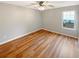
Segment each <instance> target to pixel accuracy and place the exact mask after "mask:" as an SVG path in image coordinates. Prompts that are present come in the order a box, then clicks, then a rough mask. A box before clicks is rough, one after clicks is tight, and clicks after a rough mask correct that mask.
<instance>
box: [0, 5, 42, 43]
mask: <svg viewBox="0 0 79 59" xmlns="http://www.w3.org/2000/svg"><path fill="white" fill-rule="evenodd" d="M41 22H42V19H41V13H40V11H37V10H32V9H27V8H24V7H19V6H14V5H9V4H3V3H0V43H2V42H5V41H8V40H10V39H12V38H15V37H17V36H20V35H24V34H28V33H30V32H33V31H36V30H38V29H40V28H41V25H42V24H41Z"/></svg>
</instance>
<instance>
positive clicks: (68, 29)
mask: <svg viewBox="0 0 79 59" xmlns="http://www.w3.org/2000/svg"><path fill="white" fill-rule="evenodd" d="M71 11H73V12H74V28H67V27H64V26H63V22H64V18H63V14H64V12H71ZM76 24H77V22H76V12H75V11H74V10H70V11H63V12H62V28H63V29H67V30H76Z"/></svg>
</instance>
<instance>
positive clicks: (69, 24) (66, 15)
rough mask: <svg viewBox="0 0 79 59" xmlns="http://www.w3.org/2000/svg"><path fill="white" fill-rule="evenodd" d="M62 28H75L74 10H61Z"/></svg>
mask: <svg viewBox="0 0 79 59" xmlns="http://www.w3.org/2000/svg"><path fill="white" fill-rule="evenodd" d="M63 28H66V29H75V12H74V11H66V12H63Z"/></svg>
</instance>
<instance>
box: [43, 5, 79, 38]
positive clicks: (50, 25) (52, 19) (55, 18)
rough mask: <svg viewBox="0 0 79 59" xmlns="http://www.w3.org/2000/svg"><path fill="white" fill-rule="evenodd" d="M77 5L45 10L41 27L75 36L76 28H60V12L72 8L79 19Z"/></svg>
mask: <svg viewBox="0 0 79 59" xmlns="http://www.w3.org/2000/svg"><path fill="white" fill-rule="evenodd" d="M78 8H79V6H70V7H63V8H57V9H51V10H46V11H44V12H42V14H43V27H44V28H45V29H47V30H50V31H53V32H58V33H62V34H66V35H69V36H74V37H77V30H67V29H63V28H62V12H63V11H69V10H74V11H75V12H76V20H77V21H78V20H79V15H78V14H79V13H78V11H79V9H78Z"/></svg>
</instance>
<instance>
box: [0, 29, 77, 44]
mask: <svg viewBox="0 0 79 59" xmlns="http://www.w3.org/2000/svg"><path fill="white" fill-rule="evenodd" d="M41 29H43V30H47V31H49V32H54V33H58V34H61V35H65V36H69V37H73V38H77V37H74V36H71V35H67V34H63V33H59V32H55V31H51V30H48V29H45V28H40V29H36V30H34V31H32V32H29V33H26V34H23V35H20V36H17V37H15V38H12V39H9V40H7V41H4V42H1V43H0V45H2V44H5V43H8V42H10V41H12V40H15V39H18V38H21V37H23V36H26V35H28V34H31V33H33V32H36V31H39V30H41Z"/></svg>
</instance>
